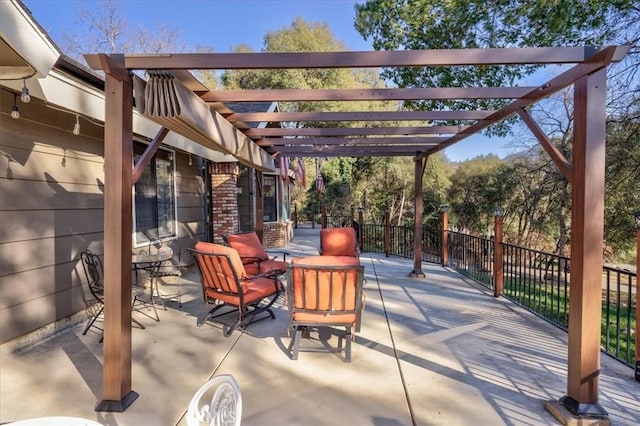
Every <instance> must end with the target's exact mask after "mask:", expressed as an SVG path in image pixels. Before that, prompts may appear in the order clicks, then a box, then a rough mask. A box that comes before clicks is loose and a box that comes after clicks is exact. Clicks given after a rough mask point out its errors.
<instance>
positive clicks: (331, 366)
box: [0, 229, 640, 426]
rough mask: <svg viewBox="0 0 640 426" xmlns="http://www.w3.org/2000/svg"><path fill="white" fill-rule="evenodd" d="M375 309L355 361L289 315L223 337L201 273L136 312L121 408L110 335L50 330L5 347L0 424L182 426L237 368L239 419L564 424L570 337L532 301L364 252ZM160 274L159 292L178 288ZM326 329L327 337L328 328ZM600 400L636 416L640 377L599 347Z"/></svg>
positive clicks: (300, 239)
mask: <svg viewBox="0 0 640 426" xmlns="http://www.w3.org/2000/svg"><path fill="white" fill-rule="evenodd" d="M318 234H319V230H318V229H315V230H312V229H298V230H296V236H295V239H294V241H293V243H292V244H291V245H290V246H289V247H287V249H288V250H289V251H290V252H291V253H292V254H293V255H305V254H317V247H318ZM361 260H362V263H363V264H364V265H365V275H366V279H367V283H366V287H365V291H366V295H367V304H366V309H365V312H364V314H363V325H362V330H361V332H360V333H359V334H358V335H357V337H356V340H355V342H354V345H353V348H352V350H353V353H352V362H351V363H350V364H348V363H345V362H344V361H343V359H342V357H341V356H340V355H338V354H327V353H310V352H301V353H300V358H299V359H298V360H297V361H292V360H291V359H290V358H289V356H288V353H287V346H288V345H289V341H290V338H289V336H288V335H287V320H288V318H287V311H286V307H284V306H282V304H279V305H276V306H277V308H276V317H277V318H276V320H274V321H272V320H265V321H261V322H258V323H255V324H252V325H250V326H249V327H248V328H247V329H246V330H244V331H235V332H234V333H233V334H232V335H231V336H230V337H228V338H225V337H224V336H223V335H222V333H221V325H220V324H219V323H215V322H209V323H207V324H205V325H204V326H203V327H200V328H198V327H196V324H195V323H196V317H197V316H198V315H199V314H201V313H202V312H204V311H205V309H206V308H205V306H204V303H203V302H202V299H201V295H200V284H199V277H198V276H197V274H196V273H195V270H193V269H191V270H190V271H189V273H188V274H186V276H185V277H183V279H182V287H183V291H184V292H186V294H185V295H183V306H182V307H181V308H180V307H178V305H177V304H176V303H173V302H168V303H167V310H162V309H159V311H158V313H159V317H160V321H159V322H157V321H155V319H154V318H153V311H152V310H150V309H149V308H148V307H140V308H138V309H137V310H136V311H134V313H133V315H134V318H136V319H137V320H138V321H140V322H141V323H142V324H143V325H144V326H145V327H146V329H144V330H143V329H140V328H138V327H137V326H135V325H134V328H133V365H132V377H133V380H132V388H133V390H134V391H136V392H137V393H139V395H140V396H139V397H138V399H137V400H136V401H135V402H134V403H133V404H132V405H131V406H130V407H129V408H128V409H127V410H126V411H125V412H124V413H104V412H95V411H94V406H95V404H96V402H97V401H98V400H99V399H100V398H101V394H102V348H103V346H102V344H100V343H99V337H100V336H99V334H98V333H97V332H96V331H95V329H92V330H91V331H90V332H89V333H87V335H84V336H83V335H81V333H82V330H83V326H84V324H83V323H79V324H77V325H75V326H71V327H69V328H67V329H66V330H65V331H63V332H60V333H58V334H56V335H55V336H54V337H51V338H47V339H36V340H35V341H32V342H31V343H29V344H27V343H25V342H24V340H17V341H14V342H9V343H6V344H4V345H2V346H1V347H0V423H5V422H11V421H16V420H21V419H26V418H31V417H40V416H76V417H83V418H86V419H91V420H95V421H98V422H100V423H102V424H105V425H183V424H186V422H185V421H184V418H183V416H184V414H185V412H186V409H187V406H188V404H189V401H190V399H191V397H192V395H193V394H194V393H195V391H196V390H197V389H198V388H199V387H200V386H201V385H202V384H203V383H205V382H206V381H207V380H208V379H209V378H210V377H212V376H214V375H218V374H232V375H233V376H234V377H235V378H236V380H237V381H238V383H239V384H240V388H241V390H242V398H243V413H242V424H243V425H276V424H278V425H376V426H382V425H389V426H395V425H412V424H416V425H502V424H504V425H547V424H548V425H555V424H558V422H557V421H556V420H555V419H554V418H553V417H552V416H551V415H550V414H549V413H548V412H547V411H546V410H545V408H544V404H545V402H547V401H549V400H557V399H558V398H559V397H561V396H562V395H564V394H565V390H566V358H567V357H566V352H567V350H566V346H567V335H566V333H564V332H563V331H561V330H559V329H557V328H556V327H554V326H552V325H550V324H549V323H547V322H545V321H544V320H542V319H539V318H538V317H536V316H534V315H533V314H531V313H529V312H528V311H526V310H524V309H523V308H520V307H518V306H517V305H515V304H513V303H511V302H509V301H507V300H505V299H502V298H499V299H496V298H494V297H492V295H491V293H490V292H489V291H487V290H486V289H484V288H482V287H480V286H478V285H477V284H475V283H473V282H472V281H471V280H468V279H466V278H464V277H462V276H461V275H459V274H458V273H456V272H454V271H451V270H448V269H445V268H441V267H439V266H437V265H430V264H424V265H423V270H424V272H425V273H426V278H425V279H415V278H410V277H408V273H409V272H410V271H411V269H412V261H411V260H408V259H400V258H391V257H390V258H386V257H384V256H383V255H378V254H369V253H364V254H363V255H362V256H361ZM175 285H176V281H174V280H173V279H172V278H168V279H166V280H165V284H164V285H162V286H161V290H162V291H165V292H167V293H169V292H171V291H172V288H173V287H174V286H175ZM323 337H326V336H323ZM601 364H602V365H601V367H602V371H601V373H602V375H601V380H600V389H601V390H600V403H601V405H602V406H603V407H604V408H605V409H606V410H607V411H608V412H609V418H610V420H611V422H612V424H614V425H638V424H640V383H638V382H635V381H634V380H633V377H632V376H633V371H632V370H631V369H630V368H628V367H625V366H623V365H622V364H620V363H619V362H617V361H615V360H613V359H610V358H609V357H607V356H605V355H602V362H601Z"/></svg>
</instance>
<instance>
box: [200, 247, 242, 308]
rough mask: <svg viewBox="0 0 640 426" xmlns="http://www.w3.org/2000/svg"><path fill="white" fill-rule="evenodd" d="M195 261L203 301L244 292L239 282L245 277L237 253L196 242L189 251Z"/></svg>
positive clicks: (227, 248)
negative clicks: (202, 291)
mask: <svg viewBox="0 0 640 426" xmlns="http://www.w3.org/2000/svg"><path fill="white" fill-rule="evenodd" d="M189 251H190V252H191V254H192V255H193V257H194V259H195V260H196V264H197V265H198V269H199V270H200V276H201V278H202V287H203V290H204V297H205V300H206V299H207V297H211V298H214V299H217V298H219V296H220V294H223V295H229V296H237V295H238V294H240V293H243V292H244V289H243V288H242V285H241V282H240V281H241V280H242V279H244V278H246V277H247V273H246V272H245V269H244V265H243V264H242V261H241V260H240V256H239V255H238V251H237V250H235V249H233V248H231V247H226V246H223V245H220V244H214V243H207V242H203V241H201V242H198V243H197V244H196V245H195V247H194V248H193V249H190V250H189Z"/></svg>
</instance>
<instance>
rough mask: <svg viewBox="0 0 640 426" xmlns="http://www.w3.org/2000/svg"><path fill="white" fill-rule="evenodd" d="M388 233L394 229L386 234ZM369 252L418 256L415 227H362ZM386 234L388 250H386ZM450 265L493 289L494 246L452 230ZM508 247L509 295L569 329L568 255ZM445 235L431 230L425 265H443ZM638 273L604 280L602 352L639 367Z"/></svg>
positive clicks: (607, 272)
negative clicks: (637, 343) (636, 296)
mask: <svg viewBox="0 0 640 426" xmlns="http://www.w3.org/2000/svg"><path fill="white" fill-rule="evenodd" d="M386 228H388V229H386ZM359 230H360V232H362V242H363V247H362V251H363V252H372V253H387V254H388V255H391V256H400V257H406V258H412V257H413V242H414V241H413V238H414V232H413V227H409V226H388V227H387V226H385V225H372V224H362V225H360V226H359ZM385 232H388V235H389V241H388V247H386V248H385ZM447 234H448V250H447V253H448V262H447V266H449V267H451V268H453V269H455V270H457V271H458V272H460V273H461V274H463V275H465V276H467V277H469V278H471V279H473V280H475V281H477V282H478V283H480V284H482V285H483V286H485V287H487V288H490V289H493V288H494V285H495V283H494V278H493V255H494V241H493V240H492V239H490V238H483V237H478V236H473V235H469V234H463V233H460V232H454V231H447ZM502 246H503V249H504V250H503V271H504V272H503V296H504V297H506V298H508V299H509V300H512V301H513V302H515V303H517V304H519V305H521V306H523V307H524V308H526V309H528V310H530V311H531V312H533V313H535V314H536V315H538V316H540V317H542V318H544V319H545V320H547V321H549V322H550V323H552V324H554V325H556V326H557V327H559V328H561V329H563V330H565V331H566V330H567V329H568V326H569V296H570V276H571V274H570V266H571V265H570V261H569V258H568V257H566V256H560V255H557V254H553V253H547V252H543V251H539V250H532V249H529V248H526V247H521V246H517V245H514V244H507V243H502ZM441 253H442V230H440V229H433V228H425V229H424V230H423V236H422V260H423V261H426V262H433V263H441V260H442V258H441ZM637 279H638V278H637V274H636V273H633V272H631V271H628V270H625V269H618V268H612V267H607V266H605V267H604V269H603V278H602V334H601V346H602V350H603V351H604V352H605V353H606V354H608V355H610V356H612V357H614V358H615V359H617V360H619V361H621V362H623V363H625V364H626V365H629V366H632V367H633V364H634V350H635V341H636V339H637V338H638V337H637V325H636V318H635V303H636V298H635V297H634V296H635V288H636V287H635V286H636V284H635V283H636V280H637Z"/></svg>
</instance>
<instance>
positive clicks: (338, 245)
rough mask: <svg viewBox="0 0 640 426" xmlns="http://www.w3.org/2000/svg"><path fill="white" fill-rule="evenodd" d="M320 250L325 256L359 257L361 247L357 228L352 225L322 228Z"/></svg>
mask: <svg viewBox="0 0 640 426" xmlns="http://www.w3.org/2000/svg"><path fill="white" fill-rule="evenodd" d="M319 251H320V254H321V255H323V256H350V257H356V258H357V257H359V256H360V248H359V247H358V239H357V238H356V231H355V229H353V228H352V227H350V226H349V227H344V228H323V229H321V230H320V250H319Z"/></svg>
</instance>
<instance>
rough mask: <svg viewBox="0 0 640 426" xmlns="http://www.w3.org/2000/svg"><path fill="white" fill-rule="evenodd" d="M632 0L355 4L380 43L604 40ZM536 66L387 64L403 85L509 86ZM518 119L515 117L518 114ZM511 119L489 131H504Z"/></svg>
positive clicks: (468, 105)
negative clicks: (420, 65) (399, 66)
mask: <svg viewBox="0 0 640 426" xmlns="http://www.w3.org/2000/svg"><path fill="white" fill-rule="evenodd" d="M633 4H634V3H633V1H631V0H609V1H575V0H538V1H534V2H531V1H520V0H518V1H512V0H490V1H487V0H457V1H447V2H443V1H436V0H369V1H367V2H365V3H364V4H361V5H356V19H355V27H356V29H357V30H358V32H360V34H361V35H362V36H363V37H365V38H366V39H371V40H372V42H373V47H374V48H375V49H376V50H403V49H407V50H414V49H460V48H479V47H482V48H503V47H535V46H537V47H541V46H552V45H562V46H580V45H600V44H602V43H603V42H605V41H607V40H610V39H611V38H612V35H613V34H614V28H613V27H612V26H610V25H607V23H608V21H609V20H610V19H611V18H612V16H619V15H624V16H626V15H627V14H628V13H629V12H630V11H632V10H633ZM535 69H536V68H535V67H531V66H515V65H514V66H483V67H472V66H456V67H411V68H393V69H386V70H385V71H384V73H383V75H384V76H385V77H386V78H388V79H389V80H391V81H392V82H393V83H394V84H395V85H397V86H399V87H456V86H462V87H464V86H477V85H482V86H510V85H514V83H516V82H517V81H518V80H519V79H521V78H522V77H524V76H525V75H528V74H530V73H532V72H533V71H534V70H535ZM505 102H506V101H505V100H477V101H476V100H459V101H413V102H408V103H407V108H409V109H414V110H431V109H440V108H442V107H446V108H453V109H487V108H488V109H496V108H500V107H502V106H503V105H504V104H505ZM511 123H513V120H512V121H511ZM507 129H508V123H505V124H501V125H497V126H494V127H493V128H491V129H489V130H488V134H503V135H504V134H505V133H506V131H507Z"/></svg>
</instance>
